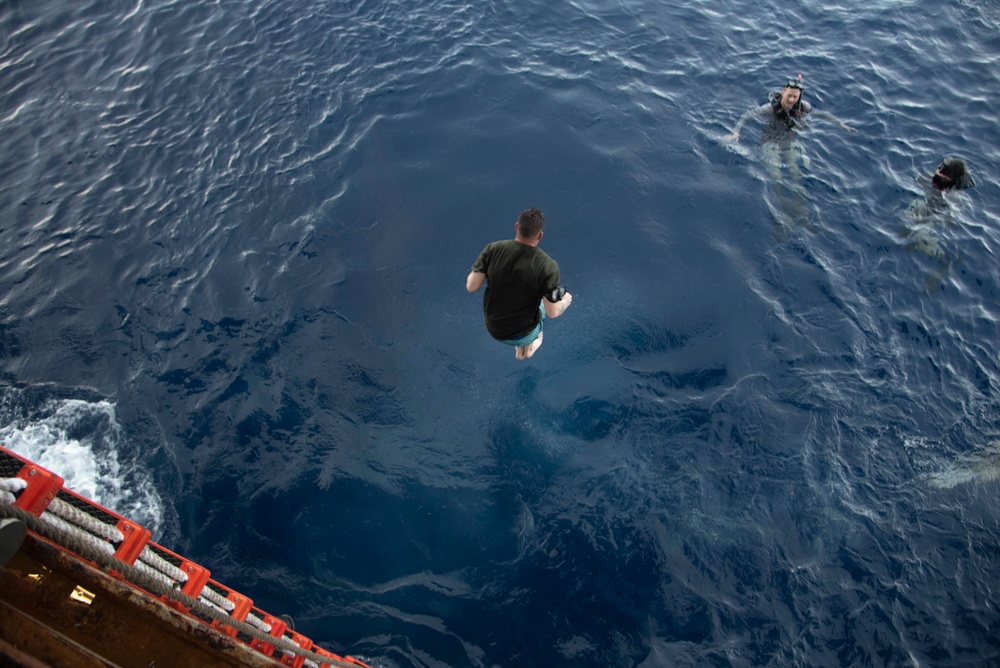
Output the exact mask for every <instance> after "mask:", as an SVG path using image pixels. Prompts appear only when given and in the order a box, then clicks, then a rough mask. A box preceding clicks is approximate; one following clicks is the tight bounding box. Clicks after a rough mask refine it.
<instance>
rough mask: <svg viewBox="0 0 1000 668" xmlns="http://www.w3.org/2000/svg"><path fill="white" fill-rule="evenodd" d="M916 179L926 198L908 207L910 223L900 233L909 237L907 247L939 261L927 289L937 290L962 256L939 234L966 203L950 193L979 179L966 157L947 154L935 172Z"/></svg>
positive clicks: (970, 185)
mask: <svg viewBox="0 0 1000 668" xmlns="http://www.w3.org/2000/svg"><path fill="white" fill-rule="evenodd" d="M916 181H917V183H919V184H920V185H921V186H922V187H923V189H924V199H922V200H916V201H914V202H913V203H912V204H910V206H909V207H908V208H907V209H906V217H907V218H908V219H909V222H908V223H907V224H906V226H905V227H904V228H903V230H902V231H901V232H900V236H901V237H902V238H903V239H904V240H905V244H906V250H908V251H911V252H918V253H923V254H924V255H926V256H927V257H929V258H932V259H935V260H938V262H939V266H938V268H937V270H936V271H933V272H931V274H930V275H928V277H927V289H928V290H929V291H931V292H934V291H936V290H938V289H940V287H941V283H942V281H943V280H944V278H945V277H946V276H947V275H948V271H949V270H950V269H951V267H953V266H954V265H956V264H957V263H958V262H959V259H960V258H959V257H958V256H957V255H955V254H953V253H951V252H950V251H948V250H947V249H946V248H945V247H944V246H943V245H942V243H941V239H940V236H939V230H940V229H941V228H942V227H944V226H946V225H954V224H955V218H956V213H957V212H958V210H959V206H960V205H961V203H962V200H961V199H955V198H953V197H951V196H950V195H948V194H949V193H952V192H957V191H960V190H966V189H968V188H975V187H976V180H975V179H974V178H973V177H972V172H971V171H970V170H969V166H968V164H967V163H966V162H965V160H963V159H962V158H956V157H953V156H945V157H944V158H942V159H941V163H940V164H939V165H938V166H937V168H935V170H934V172H933V173H931V174H921V175H919V176H917V178H916Z"/></svg>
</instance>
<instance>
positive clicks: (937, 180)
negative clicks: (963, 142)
mask: <svg viewBox="0 0 1000 668" xmlns="http://www.w3.org/2000/svg"><path fill="white" fill-rule="evenodd" d="M931 182H932V183H933V184H934V187H935V188H937V189H938V190H953V189H962V188H971V187H972V186H973V185H975V184H974V183H972V176H971V175H970V174H969V168H968V166H967V165H966V164H965V160H962V159H961V158H954V157H952V156H950V155H949V156H945V157H944V158H943V159H942V160H941V164H940V165H938V168H937V169H936V170H934V177H933V178H932V179H931Z"/></svg>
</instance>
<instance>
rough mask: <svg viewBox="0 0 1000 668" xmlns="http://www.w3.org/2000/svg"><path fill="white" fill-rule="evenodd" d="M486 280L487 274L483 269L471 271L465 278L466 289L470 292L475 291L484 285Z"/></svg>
mask: <svg viewBox="0 0 1000 668" xmlns="http://www.w3.org/2000/svg"><path fill="white" fill-rule="evenodd" d="M485 282H486V274H484V273H483V272H481V271H470V272H469V275H468V276H466V278H465V289H466V290H468V291H469V292H475V291H476V290H478V289H479V288H481V287H483V283H485Z"/></svg>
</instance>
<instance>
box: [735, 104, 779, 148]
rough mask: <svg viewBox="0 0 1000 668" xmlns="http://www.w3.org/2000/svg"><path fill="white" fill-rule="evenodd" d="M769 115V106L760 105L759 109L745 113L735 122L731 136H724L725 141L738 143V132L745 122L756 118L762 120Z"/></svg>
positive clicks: (755, 108)
mask: <svg viewBox="0 0 1000 668" xmlns="http://www.w3.org/2000/svg"><path fill="white" fill-rule="evenodd" d="M769 113H771V105H769V104H762V105H761V106H759V107H754V108H753V109H751V110H750V111H748V112H747V113H745V114H743V115H742V116H740V120H738V121H736V127H734V128H733V132H732V134H728V135H726V136H725V139H726V140H727V141H739V139H740V130H742V129H743V126H744V125H746V124H747V121H749V120H750V119H751V118H758V117H761V118H762V117H764V116H767V115H768V114H769Z"/></svg>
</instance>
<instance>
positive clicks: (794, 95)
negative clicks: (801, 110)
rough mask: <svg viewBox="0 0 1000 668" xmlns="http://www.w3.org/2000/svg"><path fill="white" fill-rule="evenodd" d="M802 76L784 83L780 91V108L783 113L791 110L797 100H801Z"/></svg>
mask: <svg viewBox="0 0 1000 668" xmlns="http://www.w3.org/2000/svg"><path fill="white" fill-rule="evenodd" d="M802 91H803V86H802V75H801V74H800V75H799V76H797V77H795V78H794V79H789V80H788V81H786V82H785V87H784V88H783V89H782V90H781V108H782V109H784V110H785V111H789V110H791V108H792V107H794V106H795V105H796V104H798V103H799V100H801V99H802Z"/></svg>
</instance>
